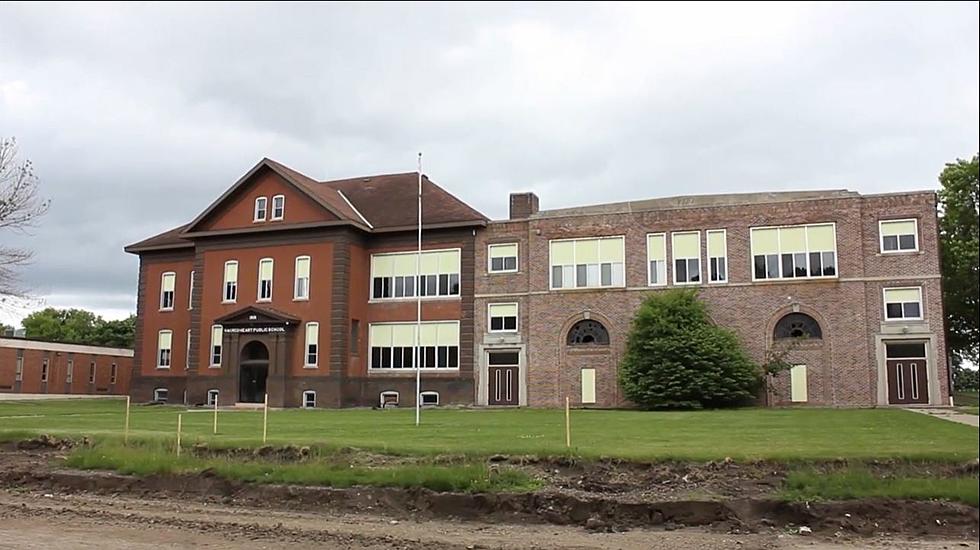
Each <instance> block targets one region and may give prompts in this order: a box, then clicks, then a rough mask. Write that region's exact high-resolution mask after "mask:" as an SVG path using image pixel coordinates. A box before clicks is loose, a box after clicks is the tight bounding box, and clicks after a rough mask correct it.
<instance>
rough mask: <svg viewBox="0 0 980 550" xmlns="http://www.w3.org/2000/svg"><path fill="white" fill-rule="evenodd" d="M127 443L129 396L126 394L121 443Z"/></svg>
mask: <svg viewBox="0 0 980 550" xmlns="http://www.w3.org/2000/svg"><path fill="white" fill-rule="evenodd" d="M127 443H129V396H128V395H127V396H126V423H125V424H124V425H123V445H125V444H127Z"/></svg>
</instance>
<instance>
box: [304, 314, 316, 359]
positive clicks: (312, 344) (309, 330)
mask: <svg viewBox="0 0 980 550" xmlns="http://www.w3.org/2000/svg"><path fill="white" fill-rule="evenodd" d="M319 342H320V323H314V322H311V323H306V359H305V361H306V363H304V365H303V366H305V367H307V368H316V364H317V353H318V350H319V348H320V346H319Z"/></svg>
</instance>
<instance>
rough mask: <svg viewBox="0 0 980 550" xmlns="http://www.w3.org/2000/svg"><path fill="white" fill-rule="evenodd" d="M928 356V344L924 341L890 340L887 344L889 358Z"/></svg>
mask: <svg viewBox="0 0 980 550" xmlns="http://www.w3.org/2000/svg"><path fill="white" fill-rule="evenodd" d="M925 356H926V345H925V343H922V342H912V343H909V342H888V343H887V344H886V345H885V357H886V358H887V359H922V358H925Z"/></svg>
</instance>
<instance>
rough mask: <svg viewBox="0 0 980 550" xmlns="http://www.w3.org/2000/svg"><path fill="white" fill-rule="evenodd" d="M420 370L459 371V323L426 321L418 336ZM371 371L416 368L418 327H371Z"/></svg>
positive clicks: (396, 325) (399, 325) (380, 324)
mask: <svg viewBox="0 0 980 550" xmlns="http://www.w3.org/2000/svg"><path fill="white" fill-rule="evenodd" d="M419 346H420V350H419V351H420V353H419V355H420V358H421V364H420V367H421V368H423V369H433V370H450V369H458V368H459V321H425V322H423V323H422V331H421V333H420V335H419ZM368 347H370V348H371V358H370V368H371V369H374V370H405V369H414V368H415V323H372V324H371V325H370V326H369V327H368Z"/></svg>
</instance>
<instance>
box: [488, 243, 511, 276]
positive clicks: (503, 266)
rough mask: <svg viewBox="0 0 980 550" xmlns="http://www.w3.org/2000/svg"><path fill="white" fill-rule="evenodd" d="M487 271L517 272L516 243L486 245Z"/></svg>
mask: <svg viewBox="0 0 980 550" xmlns="http://www.w3.org/2000/svg"><path fill="white" fill-rule="evenodd" d="M487 262H488V263H487V271H488V272H489V273H516V272H517V243H506V244H491V245H489V246H488V247H487Z"/></svg>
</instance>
